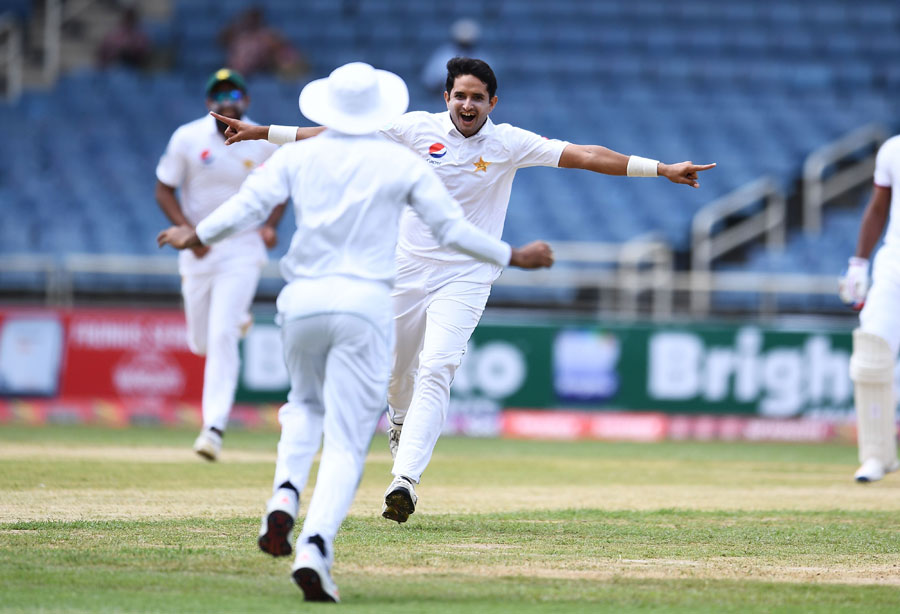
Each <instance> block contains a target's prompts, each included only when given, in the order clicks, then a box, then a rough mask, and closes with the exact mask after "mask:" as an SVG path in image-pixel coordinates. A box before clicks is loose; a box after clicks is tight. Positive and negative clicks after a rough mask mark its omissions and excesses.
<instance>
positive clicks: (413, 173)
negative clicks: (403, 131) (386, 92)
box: [273, 131, 430, 283]
mask: <svg viewBox="0 0 900 614" xmlns="http://www.w3.org/2000/svg"><path fill="white" fill-rule="evenodd" d="M277 155H278V157H279V158H282V157H283V158H284V159H283V160H279V161H278V162H279V163H280V164H283V165H284V166H285V168H286V172H287V173H288V177H289V181H290V184H291V198H292V200H293V202H294V211H295V217H296V220H297V231H296V232H295V234H294V237H293V239H292V241H291V247H290V249H289V250H288V253H287V255H286V256H285V257H284V259H283V260H282V272H283V273H284V275H285V277H286V278H287V279H288V280H291V279H294V278H297V277H321V276H326V275H344V276H352V277H359V278H363V279H373V280H379V281H384V282H386V283H391V282H392V280H393V277H394V253H395V250H396V244H397V235H398V227H399V219H400V214H401V212H402V210H403V208H404V207H405V206H406V205H407V204H408V203H409V198H410V192H411V190H412V189H413V187H414V185H415V184H416V182H417V181H418V180H419V178H420V177H421V175H422V174H423V173H428V172H430V169H428V167H427V166H426V165H425V164H424V163H423V162H422V161H421V160H418V159H417V158H416V157H415V156H414V155H413V154H412V153H410V152H409V151H408V150H407V149H406V148H404V147H402V146H400V145H396V144H394V143H390V142H388V141H386V140H385V139H383V138H381V137H379V136H376V135H364V136H350V135H344V134H340V133H336V132H333V131H326V132H324V133H322V134H321V135H319V136H317V137H315V138H312V139H307V140H305V141H301V142H298V143H293V144H290V145H287V146H285V147H284V148H283V149H282V150H281V151H280V152H279V154H277ZM274 160H275V158H274V157H273V161H274Z"/></svg>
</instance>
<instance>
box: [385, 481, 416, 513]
mask: <svg viewBox="0 0 900 614" xmlns="http://www.w3.org/2000/svg"><path fill="white" fill-rule="evenodd" d="M418 500H419V498H418V497H417V496H416V488H415V486H413V482H412V480H410V479H409V478H407V477H404V476H402V475H401V476H397V477H395V478H394V481H393V482H391V485H390V486H388V489H387V490H386V491H385V493H384V505H382V506H381V515H382V516H384V517H385V518H387V519H388V520H394V521H396V522H406V521H407V520H408V519H409V515H410V514H412V513H413V512H415V511H416V502H418Z"/></svg>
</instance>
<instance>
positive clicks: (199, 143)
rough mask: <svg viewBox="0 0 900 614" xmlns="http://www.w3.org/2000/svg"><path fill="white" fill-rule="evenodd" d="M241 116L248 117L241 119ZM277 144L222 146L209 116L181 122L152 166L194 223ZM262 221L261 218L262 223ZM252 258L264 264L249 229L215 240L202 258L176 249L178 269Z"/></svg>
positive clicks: (259, 245)
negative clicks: (224, 241) (216, 243)
mask: <svg viewBox="0 0 900 614" xmlns="http://www.w3.org/2000/svg"><path fill="white" fill-rule="evenodd" d="M244 121H248V120H246V118H245V120H244ZM277 149H278V147H277V146H276V145H273V144H271V143H268V142H266V141H242V142H240V143H235V144H234V145H225V137H223V136H222V134H221V133H220V132H219V131H218V129H217V127H216V120H215V118H213V117H212V116H211V115H205V116H203V117H201V118H200V119H197V120H194V121H192V122H190V123H187V124H184V125H183V126H181V127H179V128H178V129H177V130H175V133H174V134H173V135H172V138H171V139H169V144H168V146H167V147H166V151H165V153H164V154H163V155H162V157H161V158H160V160H159V164H158V165H157V167H156V178H157V179H159V180H160V181H161V182H162V183H164V184H166V185H167V186H170V187H173V188H179V189H180V194H179V202H180V203H181V210H182V211H183V212H184V216H185V217H186V218H187V220H188V221H189V222H190V223H191V224H193V225H194V226H196V225H197V224H198V223H199V222H200V220H202V219H203V218H205V217H206V216H207V215H209V214H210V213H212V212H213V211H214V210H215V209H216V208H217V207H218V206H219V205H221V204H222V203H223V202H225V201H226V200H228V199H229V198H230V197H231V196H233V195H234V194H235V193H237V191H238V190H239V189H240V187H241V184H242V183H243V182H244V179H246V178H247V176H248V175H250V173H251V172H252V171H253V169H255V168H256V167H257V166H259V165H260V164H262V163H263V162H264V161H265V160H266V159H268V158H269V156H271V155H272V154H273V153H274V152H275V151H276V150H277ZM263 221H265V220H261V222H263ZM246 258H252V259H256V260H259V261H260V264H263V263H264V262H265V260H266V252H265V245H264V244H263V242H262V238H261V237H260V236H259V233H257V232H254V231H253V230H252V229H248V230H247V232H246V233H244V234H243V235H242V236H235V237H233V238H232V239H231V241H230V242H229V244H228V246H223V245H219V246H217V247H216V248H215V249H211V250H210V251H209V253H208V254H207V255H206V256H204V257H203V258H199V259H198V258H197V257H196V256H194V254H193V252H191V251H190V250H183V251H182V252H181V253H180V254H179V260H178V263H179V269H180V270H181V273H182V274H189V273H204V272H208V271H211V270H213V268H214V267H215V266H217V265H219V264H221V263H222V262H224V261H228V260H232V259H246Z"/></svg>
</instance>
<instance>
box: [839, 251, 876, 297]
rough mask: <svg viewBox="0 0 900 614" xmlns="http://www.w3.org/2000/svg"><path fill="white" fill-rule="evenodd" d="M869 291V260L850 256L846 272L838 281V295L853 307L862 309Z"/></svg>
mask: <svg viewBox="0 0 900 614" xmlns="http://www.w3.org/2000/svg"><path fill="white" fill-rule="evenodd" d="M868 291H869V261H868V260H867V259H865V258H855V257H854V258H851V259H850V262H849V263H848V264H847V272H846V273H844V274H843V275H842V276H841V278H840V280H839V281H838V296H840V297H841V300H842V301H844V303H846V304H848V305H850V306H851V307H853V308H854V309H857V310H859V309H862V307H863V305H864V304H865V302H866V293H867V292H868Z"/></svg>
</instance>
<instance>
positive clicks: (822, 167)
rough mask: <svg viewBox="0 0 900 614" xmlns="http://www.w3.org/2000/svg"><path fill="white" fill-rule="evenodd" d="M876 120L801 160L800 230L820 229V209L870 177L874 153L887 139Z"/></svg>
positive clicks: (811, 232) (809, 232)
mask: <svg viewBox="0 0 900 614" xmlns="http://www.w3.org/2000/svg"><path fill="white" fill-rule="evenodd" d="M887 135H888V132H887V129H886V128H885V127H884V126H883V125H881V124H877V123H873V124H868V125H865V126H862V127H860V128H858V129H856V130H854V131H852V132H850V133H848V134H846V135H844V136H843V137H841V138H839V139H837V140H836V141H834V142H832V143H828V144H827V145H823V146H822V147H820V148H819V149H817V150H815V151H814V152H812V153H811V154H809V156H807V158H806V161H805V162H804V163H803V230H804V232H806V234H808V235H817V234H819V233H820V232H821V231H822V209H823V208H824V206H825V205H826V204H827V203H828V202H830V201H831V200H833V199H835V198H836V197H838V196H840V195H842V194H845V193H846V192H848V191H850V190H852V189H853V188H856V187H859V186H860V185H863V184H865V183H868V182H870V181H871V180H872V173H873V172H874V170H875V155H876V154H877V152H878V148H879V147H880V146H881V144H882V143H883V142H884V141H885V139H886V138H887Z"/></svg>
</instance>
